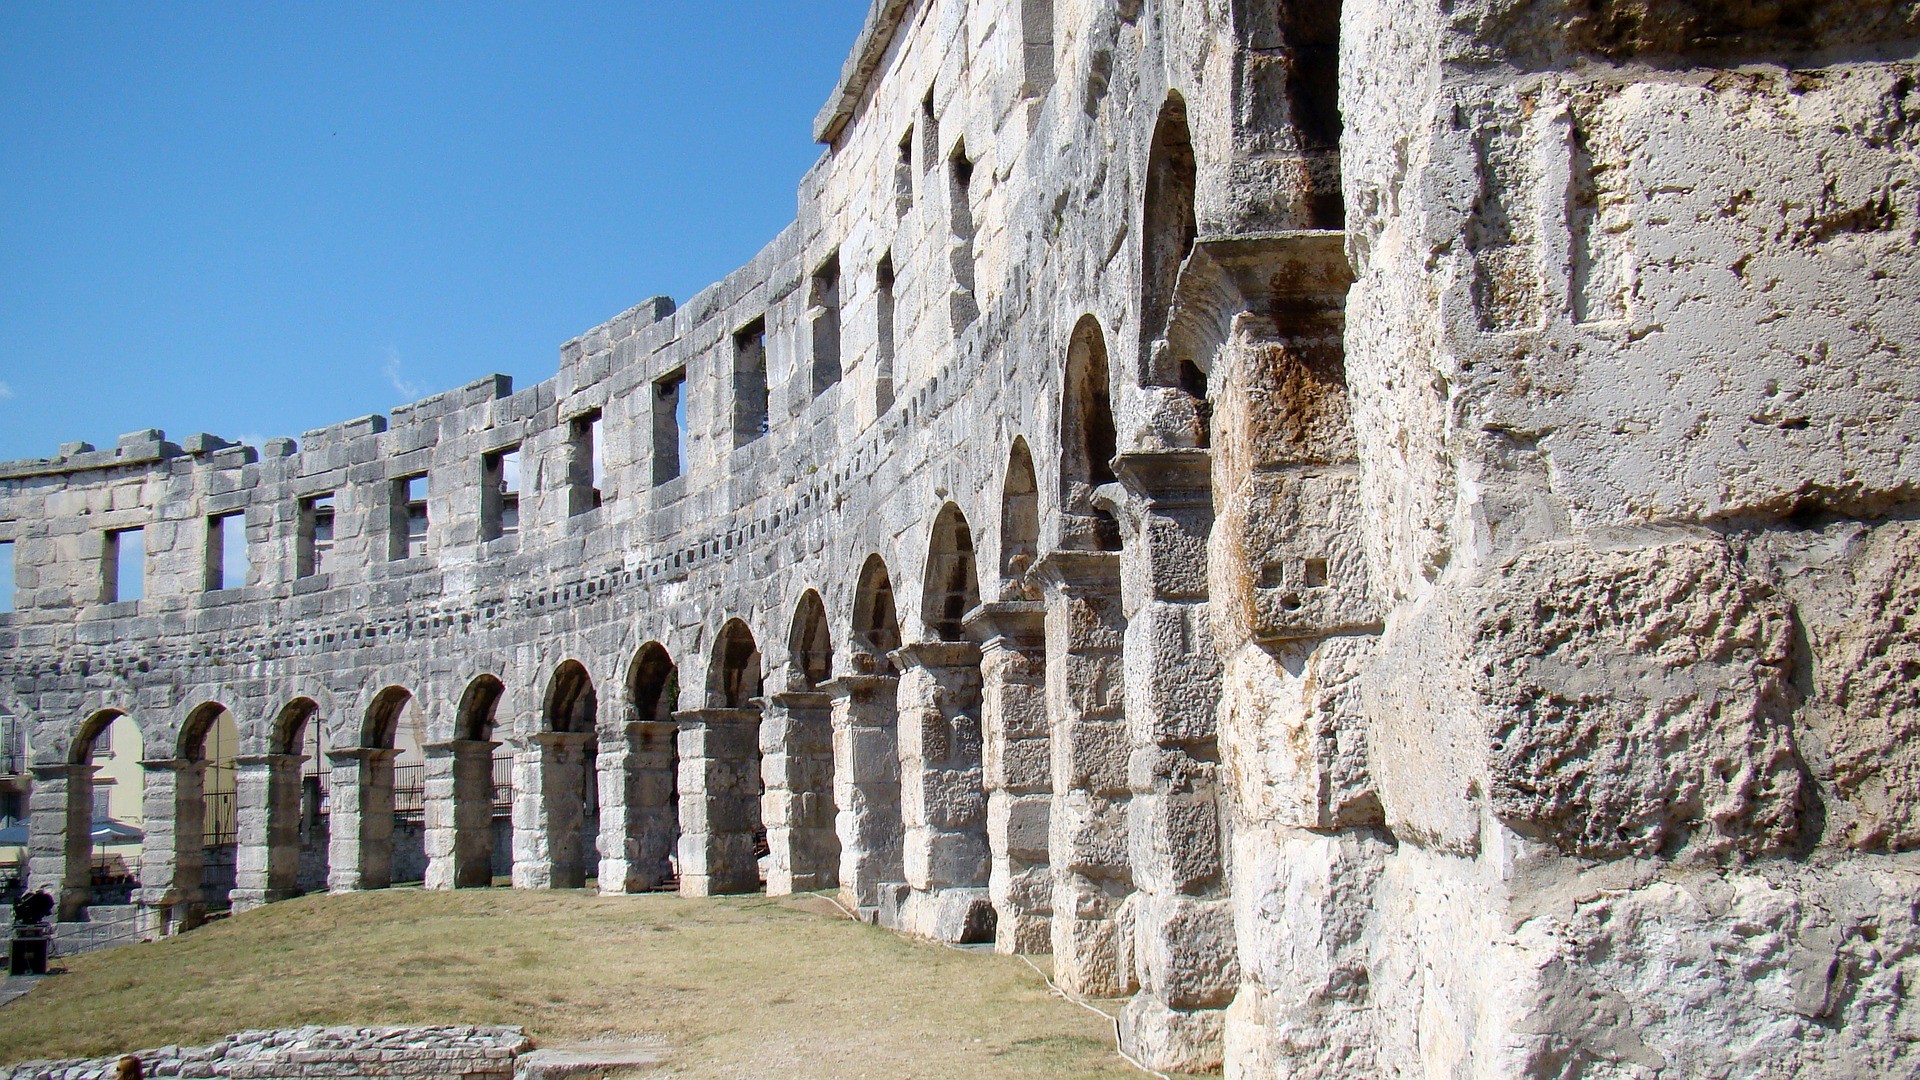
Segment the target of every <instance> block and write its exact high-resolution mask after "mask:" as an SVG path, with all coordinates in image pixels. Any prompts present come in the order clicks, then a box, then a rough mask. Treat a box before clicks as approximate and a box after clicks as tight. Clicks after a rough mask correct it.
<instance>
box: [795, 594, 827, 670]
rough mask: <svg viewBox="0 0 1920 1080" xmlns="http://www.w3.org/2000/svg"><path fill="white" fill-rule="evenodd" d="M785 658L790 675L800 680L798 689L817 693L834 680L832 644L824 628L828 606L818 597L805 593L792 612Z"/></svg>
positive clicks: (825, 627)
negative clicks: (823, 684) (831, 679)
mask: <svg viewBox="0 0 1920 1080" xmlns="http://www.w3.org/2000/svg"><path fill="white" fill-rule="evenodd" d="M787 657H788V659H789V661H790V662H791V663H792V665H793V668H792V671H793V674H794V675H795V676H796V677H797V678H798V679H799V680H800V686H799V687H798V689H802V690H817V689H819V687H820V684H821V683H823V682H826V681H827V680H828V679H830V678H832V677H833V641H832V640H831V631H830V630H829V629H828V627H827V605H826V604H825V603H823V602H821V600H820V594H819V593H817V592H815V591H813V590H812V589H808V590H807V591H806V592H805V593H803V594H801V596H800V603H799V605H798V606H797V607H795V608H794V612H793V627H792V629H791V630H790V631H789V632H788V634H787Z"/></svg>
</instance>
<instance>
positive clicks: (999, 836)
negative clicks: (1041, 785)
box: [987, 795, 1052, 859]
mask: <svg viewBox="0 0 1920 1080" xmlns="http://www.w3.org/2000/svg"><path fill="white" fill-rule="evenodd" d="M1051 817H1052V799H1051V797H1049V796H1046V795H1021V796H997V797H995V798H993V799H991V800H989V802H988V804H987V835H989V836H991V837H995V838H996V839H995V844H996V847H997V849H999V850H1002V851H1004V852H1006V853H1007V854H1008V855H1011V856H1013V857H1016V858H1022V859H1045V858H1046V857H1047V833H1048V827H1049V824H1048V823H1049V821H1050V820H1051Z"/></svg>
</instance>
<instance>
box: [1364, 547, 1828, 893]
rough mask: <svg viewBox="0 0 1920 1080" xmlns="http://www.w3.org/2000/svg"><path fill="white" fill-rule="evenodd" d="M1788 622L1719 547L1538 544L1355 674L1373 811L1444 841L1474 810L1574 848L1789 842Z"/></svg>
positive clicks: (1460, 830)
mask: <svg viewBox="0 0 1920 1080" xmlns="http://www.w3.org/2000/svg"><path fill="white" fill-rule="evenodd" d="M1792 648H1793V642H1792V621H1791V618H1790V616H1789V613H1788V611H1787V608H1786V605H1785V603H1784V602H1783V600H1782V599H1781V598H1780V597H1779V596H1778V595H1777V594H1776V593H1775V592H1774V591H1773V590H1772V589H1771V588H1769V587H1768V586H1767V585H1766V583H1765V582H1763V581H1761V580H1759V579H1758V578H1756V577H1754V576H1753V575H1752V574H1751V573H1749V572H1748V571H1746V570H1745V569H1744V568H1743V567H1742V565H1741V564H1740V563H1739V562H1737V561H1736V560H1735V559H1734V558H1733V556H1732V554H1731V552H1730V551H1729V550H1728V548H1727V547H1726V545H1725V544H1724V543H1721V542H1718V541H1711V540H1682V541H1677V542H1672V543H1666V544H1661V545H1659V546H1655V547H1650V548H1641V549H1636V550H1629V551H1592V550H1585V549H1580V548H1549V549H1539V550H1536V551H1532V552H1529V553H1527V554H1525V555H1522V556H1520V557H1518V558H1516V559H1514V560H1513V561H1511V562H1510V563H1507V564H1504V565H1502V566H1500V567H1498V568H1495V569H1493V570H1492V571H1491V572H1490V573H1489V574H1488V575H1487V576H1486V577H1484V578H1483V579H1481V580H1480V581H1478V582H1476V583H1475V585H1474V586H1473V587H1472V588H1471V589H1467V588H1462V589H1458V590H1455V591H1453V592H1451V593H1449V594H1448V599H1447V600H1446V601H1439V600H1438V599H1437V600H1436V602H1435V603H1432V604H1429V605H1427V606H1426V607H1425V608H1424V609H1422V611H1421V612H1420V614H1419V615H1418V616H1416V617H1415V618H1412V619H1409V620H1408V621H1407V622H1405V623H1403V624H1400V625H1399V626H1396V627H1395V628H1394V630H1393V631H1392V632H1391V633H1390V634H1389V637H1388V639H1387V641H1386V643H1383V645H1382V647H1381V650H1380V651H1379V652H1378V653H1376V658H1375V663H1374V665H1373V666H1372V667H1371V668H1370V669H1369V671H1368V674H1367V676H1366V680H1367V681H1366V687H1365V689H1366V694H1367V697H1368V701H1369V707H1370V711H1371V714H1372V716H1373V730H1372V733H1371V736H1370V743H1371V745H1372V747H1373V749H1374V755H1375V759H1374V764H1375V769H1376V772H1375V776H1376V779H1377V780H1378V781H1379V784H1380V790H1381V795H1382V799H1383V802H1384V804H1385V807H1386V811H1387V814H1388V819H1389V821H1391V822H1393V824H1394V826H1395V830H1396V832H1400V831H1401V830H1402V829H1403V828H1404V830H1405V831H1404V832H1402V835H1403V836H1415V837H1422V838H1427V839H1428V840H1429V841H1430V842H1433V843H1436V844H1439V845H1441V846H1443V847H1447V848H1449V849H1451V850H1461V851H1471V850H1474V849H1475V848H1476V846H1477V844H1478V834H1479V828H1480V822H1479V814H1480V809H1479V807H1478V806H1477V803H1478V800H1479V798H1480V795H1481V793H1484V795H1485V798H1486V800H1487V809H1488V810H1489V811H1490V812H1491V813H1493V814H1495V815H1497V816H1498V817H1499V819H1500V820H1501V821H1503V822H1505V823H1506V824H1507V825H1508V826H1510V827H1511V828H1513V829H1515V830H1516V831H1518V832H1520V833H1522V834H1524V835H1528V836H1531V837H1535V838H1538V839H1540V840H1543V841H1545V842H1547V843H1550V844H1552V845H1554V846H1556V847H1557V848H1559V849H1560V850H1561V851H1564V852H1566V853H1568V854H1577V855H1579V856H1581V857H1586V858H1605V857H1613V856H1620V855H1629V854H1634V855H1654V854H1659V853H1671V852H1673V851H1674V850H1675V849H1677V848H1678V847H1680V846H1683V845H1691V846H1694V847H1696V848H1698V849H1699V850H1701V851H1703V852H1718V851H1726V852H1742V853H1749V854H1758V853H1763V852H1768V851H1779V850H1783V849H1786V848H1789V847H1790V846H1791V845H1792V844H1793V843H1795V842H1796V839H1797V837H1798V836H1799V830H1800V824H1801V823H1800V815H1801V812H1802V807H1803V805H1804V799H1805V793H1804V786H1805V782H1806V781H1805V769H1804V766H1803V765H1802V764H1801V762H1800V759H1799V757H1798V756H1797V754H1796V752H1795V748H1794V745H1793V739H1792V733H1791V730H1790V727H1789V724H1788V720H1787V717H1788V714H1789V710H1790V708H1791V695H1790V682H1791V675H1790V665H1791V657H1792Z"/></svg>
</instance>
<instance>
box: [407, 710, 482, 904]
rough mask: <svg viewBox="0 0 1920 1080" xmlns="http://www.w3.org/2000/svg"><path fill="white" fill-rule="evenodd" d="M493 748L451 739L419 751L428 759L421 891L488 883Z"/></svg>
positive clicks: (471, 740) (472, 741)
mask: <svg viewBox="0 0 1920 1080" xmlns="http://www.w3.org/2000/svg"><path fill="white" fill-rule="evenodd" d="M498 745H500V744H499V743H496V742H492V741H490V740H484V739H454V740H452V741H450V742H444V743H433V744H431V745H428V746H423V747H421V752H422V753H424V754H425V755H426V759H427V767H426V781H425V786H426V805H425V815H424V816H425V822H424V824H425V827H426V848H427V875H426V881H425V887H426V888H429V889H484V888H486V887H487V886H489V885H491V884H493V748H494V747H496V746H498Z"/></svg>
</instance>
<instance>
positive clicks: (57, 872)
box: [27, 707, 133, 922]
mask: <svg viewBox="0 0 1920 1080" xmlns="http://www.w3.org/2000/svg"><path fill="white" fill-rule="evenodd" d="M121 719H126V720H127V722H128V724H129V725H132V723H133V720H132V717H131V716H130V715H129V714H128V713H127V712H126V711H125V710H123V709H118V708H112V707H109V708H103V709H98V710H96V711H94V712H92V713H90V714H88V716H87V718H86V719H85V720H82V721H81V722H80V726H79V728H78V729H77V730H76V731H75V732H74V735H73V739H72V741H71V742H69V743H68V744H67V752H66V756H65V759H64V763H63V764H54V763H48V764H45V765H39V766H36V767H35V768H34V776H33V782H34V787H35V789H36V796H37V797H38V798H39V799H40V800H42V801H43V802H52V801H55V800H59V802H60V805H61V807H62V812H59V813H54V814H33V815H30V817H29V819H28V839H27V877H28V880H29V882H30V884H31V885H32V886H33V887H34V888H36V889H44V890H46V891H47V893H48V894H49V895H51V896H53V897H54V899H55V901H56V903H57V906H58V909H59V916H58V917H59V918H60V919H61V920H62V921H67V922H71V921H75V920H78V919H80V918H83V917H84V915H85V913H86V910H87V906H88V905H89V904H90V903H92V902H93V897H94V880H93V877H94V875H93V863H94V850H93V817H94V814H93V811H94V748H95V746H96V744H97V743H98V742H99V740H100V736H101V735H102V734H104V733H105V732H106V731H107V729H108V728H110V727H112V726H113V724H114V722H115V721H117V720H121Z"/></svg>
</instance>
